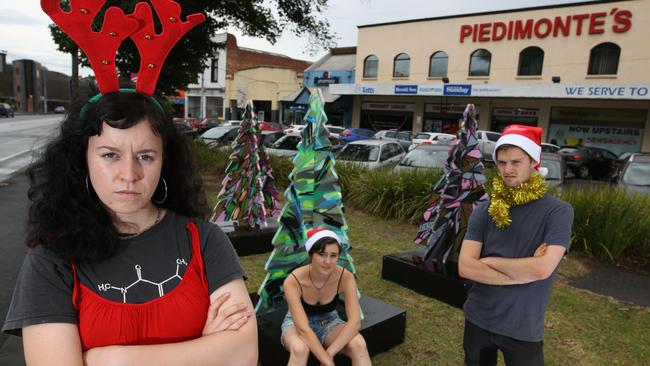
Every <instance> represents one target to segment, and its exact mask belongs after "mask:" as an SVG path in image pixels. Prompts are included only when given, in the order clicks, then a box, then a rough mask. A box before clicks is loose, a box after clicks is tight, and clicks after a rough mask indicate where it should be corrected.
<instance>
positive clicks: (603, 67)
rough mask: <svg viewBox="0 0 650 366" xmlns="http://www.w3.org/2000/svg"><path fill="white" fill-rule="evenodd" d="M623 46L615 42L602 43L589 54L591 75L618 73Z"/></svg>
mask: <svg viewBox="0 0 650 366" xmlns="http://www.w3.org/2000/svg"><path fill="white" fill-rule="evenodd" d="M620 56H621V48H620V47H619V46H617V45H616V44H614V43H610V42H606V43H601V44H599V45H597V46H595V47H594V48H592V49H591V53H590V54H589V70H588V72H587V73H588V74H589V75H616V73H617V72H618V59H619V57H620Z"/></svg>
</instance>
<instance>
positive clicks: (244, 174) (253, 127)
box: [211, 101, 279, 228]
mask: <svg viewBox="0 0 650 366" xmlns="http://www.w3.org/2000/svg"><path fill="white" fill-rule="evenodd" d="M232 148H233V152H232V154H231V155H230V160H229V161H230V162H229V163H228V166H227V167H226V177H225V178H224V179H223V182H222V188H221V191H220V192H219V194H218V197H217V199H218V201H217V204H216V206H215V207H214V210H213V215H212V218H211V221H213V222H218V221H229V220H237V221H238V224H239V226H249V227H257V228H260V227H264V226H266V218H267V217H268V216H275V215H277V214H278V212H279V203H278V190H277V187H276V184H275V178H274V177H273V170H272V169H271V165H270V164H269V162H268V158H267V155H266V152H265V151H264V145H262V141H261V131H260V127H259V122H258V120H257V116H256V115H255V113H254V112H253V105H252V102H251V101H249V102H248V104H247V105H246V110H245V112H244V117H243V121H242V123H241V127H240V128H239V134H238V135H237V138H236V139H235V141H233V143H232Z"/></svg>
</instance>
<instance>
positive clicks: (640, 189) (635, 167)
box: [617, 154, 650, 195]
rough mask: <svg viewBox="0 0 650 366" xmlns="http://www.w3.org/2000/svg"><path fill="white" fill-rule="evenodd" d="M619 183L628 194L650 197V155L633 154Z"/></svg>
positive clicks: (623, 170) (624, 168) (624, 167)
mask: <svg viewBox="0 0 650 366" xmlns="http://www.w3.org/2000/svg"><path fill="white" fill-rule="evenodd" d="M617 183H618V184H619V185H620V186H621V187H623V188H625V190H626V191H627V192H628V193H639V194H643V195H650V154H632V155H630V157H629V158H628V160H627V162H626V163H625V165H624V166H623V169H622V171H621V174H620V178H619V179H618V181H617Z"/></svg>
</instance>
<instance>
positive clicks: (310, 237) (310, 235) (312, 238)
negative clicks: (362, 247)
mask: <svg viewBox="0 0 650 366" xmlns="http://www.w3.org/2000/svg"><path fill="white" fill-rule="evenodd" d="M323 238H330V239H332V240H334V241H336V243H337V244H339V245H341V241H340V240H339V237H338V236H337V235H336V233H334V232H333V231H332V230H327V229H313V230H309V231H308V232H307V241H306V242H305V250H306V251H307V253H309V251H310V250H311V247H313V246H314V244H316V242H317V241H319V240H321V239H323Z"/></svg>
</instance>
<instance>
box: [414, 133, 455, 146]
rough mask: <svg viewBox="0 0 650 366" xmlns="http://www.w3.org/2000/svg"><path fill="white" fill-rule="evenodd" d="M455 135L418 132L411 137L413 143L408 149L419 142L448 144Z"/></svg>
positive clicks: (419, 143)
mask: <svg viewBox="0 0 650 366" xmlns="http://www.w3.org/2000/svg"><path fill="white" fill-rule="evenodd" d="M455 139H456V136H455V135H452V134H449V133H440V132H419V133H418V134H417V135H415V137H413V144H411V146H410V147H409V149H414V148H415V147H416V146H418V145H421V144H427V145H431V144H445V145H447V144H449V143H450V142H451V141H453V140H455Z"/></svg>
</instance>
